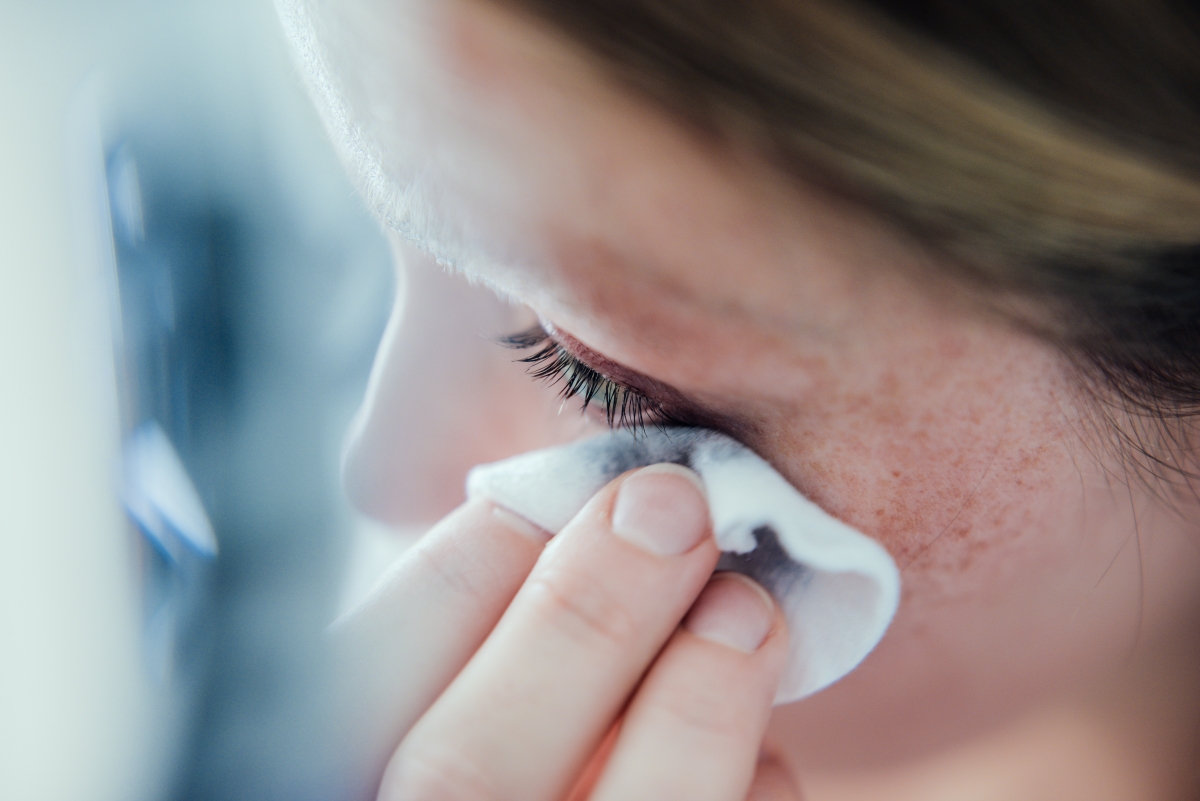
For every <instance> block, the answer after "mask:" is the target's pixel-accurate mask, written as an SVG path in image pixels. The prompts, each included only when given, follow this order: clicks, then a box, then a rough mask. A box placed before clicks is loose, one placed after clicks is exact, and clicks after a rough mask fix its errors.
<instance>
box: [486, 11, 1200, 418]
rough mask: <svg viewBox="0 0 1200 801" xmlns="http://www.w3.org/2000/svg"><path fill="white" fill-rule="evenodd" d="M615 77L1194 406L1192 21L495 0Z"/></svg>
mask: <svg viewBox="0 0 1200 801" xmlns="http://www.w3.org/2000/svg"><path fill="white" fill-rule="evenodd" d="M500 2H503V3H504V4H506V5H508V6H510V7H514V8H517V9H521V10H523V11H525V12H528V13H530V14H531V15H533V16H534V17H536V18H539V19H541V20H542V21H544V22H548V23H549V24H551V25H552V26H554V27H556V28H558V29H559V30H561V31H563V32H565V33H566V34H567V35H568V36H569V37H571V38H574V39H575V40H577V41H579V42H580V43H582V44H583V45H584V46H585V47H586V48H587V49H588V50H589V51H590V52H591V53H592V54H593V55H594V56H596V57H597V58H598V60H599V61H600V62H601V63H602V65H604V66H605V68H606V69H608V70H609V71H610V72H611V73H612V74H614V75H615V76H616V77H617V78H618V79H619V80H621V81H623V82H625V83H626V84H627V85H629V86H631V87H633V88H634V89H635V90H637V91H639V92H642V93H644V94H645V95H647V96H649V97H651V98H652V99H654V100H655V101H657V102H659V103H660V104H662V105H663V106H664V107H666V108H668V109H671V110H672V111H673V112H675V113H677V114H679V115H681V116H682V117H684V118H686V119H687V120H689V121H690V122H691V123H692V124H694V125H698V126H701V127H703V128H704V129H706V130H708V131H710V132H712V133H715V134H718V135H720V136H722V137H725V138H727V139H730V140H736V141H738V142H740V143H742V144H745V143H749V144H750V145H752V146H753V147H754V148H757V149H758V150H759V151H760V152H762V153H763V154H764V155H766V156H767V157H768V158H769V159H771V160H772V161H773V162H774V163H776V164H777V165H778V166H779V167H780V168H781V169H782V170H785V171H787V172H788V173H791V174H793V175H795V176H796V177H797V178H799V179H800V180H803V181H807V182H810V183H811V182H816V183H818V184H821V185H824V186H826V187H828V188H831V189H834V190H835V191H838V192H840V193H843V194H845V195H848V196H850V197H852V198H854V199H856V200H857V201H859V202H861V203H863V204H865V205H866V206H868V207H869V208H870V209H872V210H873V211H875V212H877V213H878V214H879V215H880V216H881V217H882V218H884V219H886V220H889V221H891V222H892V223H894V224H896V225H898V226H900V227H902V228H903V229H905V230H906V231H908V232H909V233H910V234H912V235H913V236H915V237H916V238H917V239H918V240H919V241H920V242H922V243H923V244H924V245H925V246H927V247H928V248H930V249H932V250H935V251H937V252H939V253H940V254H943V255H945V256H948V257H949V258H948V259H946V260H945V261H947V262H948V263H952V264H954V265H956V266H957V269H958V270H959V272H960V273H962V274H963V275H966V276H967V277H969V278H970V279H971V280H973V281H974V282H976V283H977V284H979V285H982V286H984V287H991V288H993V289H1003V290H1005V291H1015V292H1019V293H1024V294H1026V295H1030V296H1033V297H1036V298H1038V299H1040V300H1042V301H1044V302H1045V307H1046V308H1050V309H1052V310H1053V312H1054V315H1055V319H1056V325H1055V326H1053V328H1052V330H1049V331H1047V333H1048V334H1049V335H1051V336H1054V337H1056V338H1057V339H1058V340H1059V341H1060V343H1061V344H1062V345H1063V346H1064V347H1065V348H1066V350H1067V351H1068V352H1069V353H1070V354H1072V355H1073V356H1076V357H1078V362H1079V363H1080V364H1082V365H1084V366H1086V367H1087V370H1088V373H1089V375H1091V376H1094V377H1098V378H1099V379H1101V380H1102V382H1103V384H1104V385H1105V386H1107V387H1108V388H1111V389H1114V390H1116V391H1117V393H1118V396H1119V397H1120V398H1122V399H1124V400H1126V401H1128V402H1130V403H1131V404H1133V405H1134V406H1136V407H1138V408H1139V409H1141V410H1143V411H1147V410H1148V411H1150V412H1152V413H1153V415H1154V416H1157V417H1158V418H1160V419H1166V418H1168V417H1171V418H1174V419H1179V418H1180V417H1181V416H1187V415H1192V414H1195V413H1196V412H1197V411H1200V21H1198V18H1197V14H1196V12H1195V11H1194V10H1193V9H1192V7H1191V6H1190V5H1189V4H1187V3H1182V2H1180V3H1170V2H1162V1H1161V0H1139V2H1137V3H1123V2H1118V1H1117V0H1042V2H1039V3H1015V2H1012V0H971V2H966V3H964V2H962V0H903V1H901V2H894V1H891V0H864V1H863V2H857V3H851V2H844V1H843V0H500Z"/></svg>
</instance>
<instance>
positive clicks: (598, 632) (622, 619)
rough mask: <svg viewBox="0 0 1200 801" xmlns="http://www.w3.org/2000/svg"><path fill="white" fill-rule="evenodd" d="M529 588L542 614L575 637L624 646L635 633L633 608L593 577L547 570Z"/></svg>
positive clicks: (635, 624) (584, 574)
mask: <svg viewBox="0 0 1200 801" xmlns="http://www.w3.org/2000/svg"><path fill="white" fill-rule="evenodd" d="M527 587H528V591H529V592H530V594H531V595H532V596H533V597H534V599H535V603H536V605H537V606H538V607H540V608H539V613H540V614H542V615H544V616H545V617H546V618H547V619H548V622H549V623H551V624H552V625H555V626H557V627H558V628H559V629H560V630H561V631H563V632H565V633H566V634H567V635H568V636H570V637H572V638H574V639H577V640H580V641H587V642H591V641H594V640H596V639H600V640H607V641H611V642H613V643H615V644H617V645H625V644H627V643H629V641H630V640H632V639H633V638H634V637H635V636H636V632H637V620H636V618H635V616H634V615H633V613H632V611H631V610H630V609H629V607H628V606H626V605H625V604H624V603H622V602H621V601H620V600H618V599H617V597H616V596H615V595H614V594H613V593H612V591H611V590H609V589H608V588H607V587H605V586H604V584H603V582H602V581H600V580H599V579H597V578H596V577H594V576H591V575H589V574H587V573H577V572H568V571H564V570H548V571H544V572H542V573H540V574H539V575H537V576H533V577H531V578H530V579H529V582H528V585H527Z"/></svg>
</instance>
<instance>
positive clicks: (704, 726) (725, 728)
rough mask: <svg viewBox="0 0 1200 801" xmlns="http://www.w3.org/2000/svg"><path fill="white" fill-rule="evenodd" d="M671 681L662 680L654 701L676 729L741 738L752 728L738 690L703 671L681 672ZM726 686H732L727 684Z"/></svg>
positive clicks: (723, 738) (709, 736)
mask: <svg viewBox="0 0 1200 801" xmlns="http://www.w3.org/2000/svg"><path fill="white" fill-rule="evenodd" d="M678 673H679V675H676V676H674V677H673V678H672V681H670V682H658V683H656V686H655V687H654V692H653V694H652V695H651V698H650V699H648V700H649V701H650V703H651V704H652V705H653V706H654V707H655V708H656V709H657V712H658V715H659V716H661V717H663V718H666V719H667V720H668V721H669V722H670V725H671V728H673V729H675V730H683V731H689V732H691V733H692V735H693V736H695V737H701V738H703V739H706V740H720V741H728V740H739V739H741V738H742V737H743V736H745V735H746V733H747V731H748V730H749V725H748V724H749V720H748V717H749V716H747V715H746V714H745V713H746V711H747V706H746V705H745V704H742V703H738V702H737V699H736V698H735V697H734V694H730V693H723V692H722V687H721V686H718V685H717V684H715V683H714V682H712V681H707V680H705V677H704V676H703V675H701V674H700V673H699V672H695V673H687V672H683V671H679V672H678ZM724 688H726V689H727V688H728V685H727V684H725V685H724Z"/></svg>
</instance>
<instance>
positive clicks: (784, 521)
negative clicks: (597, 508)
mask: <svg viewBox="0 0 1200 801" xmlns="http://www.w3.org/2000/svg"><path fill="white" fill-rule="evenodd" d="M658 462H674V463H675V464H681V465H685V466H687V467H690V468H691V469H693V470H695V471H696V472H697V473H699V474H700V477H701V478H703V479H704V485H705V488H706V490H707V493H708V505H709V512H710V515H711V517H712V523H713V532H714V534H715V536H716V540H717V545H718V546H719V547H720V548H721V550H722V551H723V553H722V555H721V561H720V563H719V564H718V566H717V569H718V570H735V571H737V572H739V573H745V574H746V575H748V576H750V577H752V578H753V579H754V580H756V581H758V582H759V583H760V584H762V585H763V586H764V587H766V588H767V590H769V591H770V592H771V594H772V595H774V597H775V598H776V600H777V601H778V602H779V605H780V606H781V607H782V609H783V611H784V614H785V615H786V617H787V621H788V635H789V654H788V662H787V667H786V668H785V670H784V675H783V680H782V681H781V683H780V685H779V691H778V693H777V694H776V696H775V703H776V704H785V703H788V702H789V701H795V700H797V699H800V698H803V697H804V696H806V695H811V694H812V693H815V692H816V691H817V690H820V689H822V688H824V687H827V686H829V685H830V684H832V683H833V682H835V681H837V680H838V679H840V678H841V677H842V676H844V675H846V674H847V673H849V672H850V671H851V670H853V669H854V667H855V666H856V665H857V664H858V663H859V662H861V661H862V660H863V658H864V657H865V656H866V655H867V654H868V653H870V652H871V649H872V648H874V647H875V645H876V644H877V643H878V642H879V640H880V638H881V637H883V633H884V631H885V630H886V629H887V627H888V624H890V623H891V621H892V616H893V615H895V613H896V606H897V604H898V603H899V600H900V573H899V571H898V570H897V569H896V563H895V562H893V561H892V558H891V556H889V555H888V552H887V551H886V550H884V549H883V548H882V547H881V546H880V545H879V544H878V543H876V542H875V541H874V540H872V539H871V538H869V537H867V536H865V535H864V534H862V533H860V532H858V531H856V530H855V529H853V528H851V527H850V526H848V525H846V524H845V523H843V522H841V521H840V520H837V519H835V518H833V517H831V516H830V515H828V514H826V513H825V512H824V511H823V510H822V509H821V508H820V507H818V506H817V505H816V504H814V503H813V502H812V501H810V500H808V499H807V498H805V497H804V496H803V495H801V494H800V493H799V492H797V491H796V489H795V488H794V487H793V486H792V485H791V484H789V483H788V482H787V481H785V480H784V478H783V476H781V475H779V473H777V472H775V470H774V468H772V467H771V466H770V465H769V464H767V463H766V462H765V461H763V459H762V458H761V457H759V456H758V455H757V454H755V453H754V452H753V451H751V450H749V449H747V448H746V447H745V446H743V445H742V444H741V443H739V442H736V441H735V440H732V439H730V438H729V437H727V436H725V435H724V434H719V433H717V432H715V431H708V430H705V429H700V428H665V429H646V430H645V431H638V432H636V433H635V432H631V431H627V430H624V431H614V432H612V433H609V434H604V435H601V436H598V437H595V438H592V439H587V440H583V441H580V442H574V443H571V444H569V445H563V446H561V447H557V448H548V449H546V450H540V451H534V452H532V453H526V454H523V455H521V456H514V457H513V458H511V459H505V460H504V461H501V462H495V463H493V464H487V465H480V466H479V467H476V468H474V469H473V470H472V471H471V472H470V474H469V475H468V476H467V496H468V497H470V498H488V499H490V500H492V501H494V502H495V503H497V504H500V505H501V506H504V507H506V508H508V509H511V510H512V511H514V512H516V513H517V514H519V515H521V516H522V517H524V518H526V519H528V520H530V521H532V522H533V523H535V524H537V525H538V526H540V527H541V528H543V529H545V530H547V531H550V532H553V533H558V532H559V531H561V530H562V529H563V527H564V526H566V524H567V523H568V522H569V521H570V520H571V518H573V517H574V516H575V514H576V512H578V511H579V510H580V509H582V508H583V506H584V504H585V503H587V501H588V500H589V499H590V498H591V497H592V496H593V495H595V494H596V492H598V491H599V490H600V489H601V488H602V487H604V486H605V485H606V484H608V482H609V481H611V480H613V479H614V478H616V477H617V476H619V475H621V474H622V473H624V472H625V471H627V470H632V469H634V468H637V467H643V466H645V465H650V464H656V463H658Z"/></svg>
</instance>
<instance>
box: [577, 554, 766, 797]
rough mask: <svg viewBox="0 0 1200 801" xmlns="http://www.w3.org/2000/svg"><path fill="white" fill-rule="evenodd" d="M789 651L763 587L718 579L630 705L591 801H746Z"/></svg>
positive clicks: (737, 578)
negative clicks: (667, 800)
mask: <svg viewBox="0 0 1200 801" xmlns="http://www.w3.org/2000/svg"><path fill="white" fill-rule="evenodd" d="M786 645H787V632H786V630H785V624H784V618H783V615H782V614H781V613H780V612H779V609H778V607H777V606H776V605H775V603H774V601H772V600H771V596H769V595H768V594H767V592H766V591H765V590H764V589H763V588H762V587H760V586H759V585H757V584H755V583H754V582H753V581H751V580H750V579H748V578H746V577H745V576H741V575H738V574H736V573H718V574H717V575H716V576H714V577H713V579H712V580H711V581H710V582H709V583H708V586H707V587H705V588H704V592H702V593H701V594H700V597H699V598H698V599H697V600H696V603H695V605H694V606H693V607H692V610H691V611H690V612H689V613H688V616H687V619H686V620H685V621H684V625H683V627H682V628H681V629H680V630H679V631H678V632H677V633H676V634H675V636H674V637H673V638H672V639H671V642H670V643H669V644H668V645H667V647H666V648H665V649H664V650H663V653H662V655H661V656H660V657H659V658H658V660H657V661H656V662H655V663H654V667H653V668H651V670H650V673H649V674H648V675H647V676H646V679H645V681H644V682H643V683H642V686H641V687H640V688H639V690H638V692H637V695H636V696H635V697H634V699H633V702H632V703H631V705H630V707H629V709H628V711H627V712H626V714H625V721H624V724H623V725H622V727H621V733H620V734H619V735H618V737H617V743H616V746H615V747H614V748H613V752H612V755H611V756H610V757H609V760H608V765H607V767H606V768H605V770H604V774H603V776H602V777H601V779H600V781H599V783H598V784H597V786H596V790H595V792H594V793H593V794H592V801H640V800H641V799H645V801H663V800H664V799H676V798H678V799H688V801H742V799H744V798H745V797H746V793H747V791H748V790H749V788H750V785H751V781H752V779H753V778H754V768H755V762H756V760H757V757H758V752H759V748H760V743H761V741H762V737H763V733H764V731H765V730H766V726H767V719H768V718H769V717H770V713H771V701H772V700H773V699H774V697H775V688H776V685H777V684H778V683H779V677H780V675H781V673H782V670H783V663H784V658H785V657H786V651H787V648H786Z"/></svg>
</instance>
